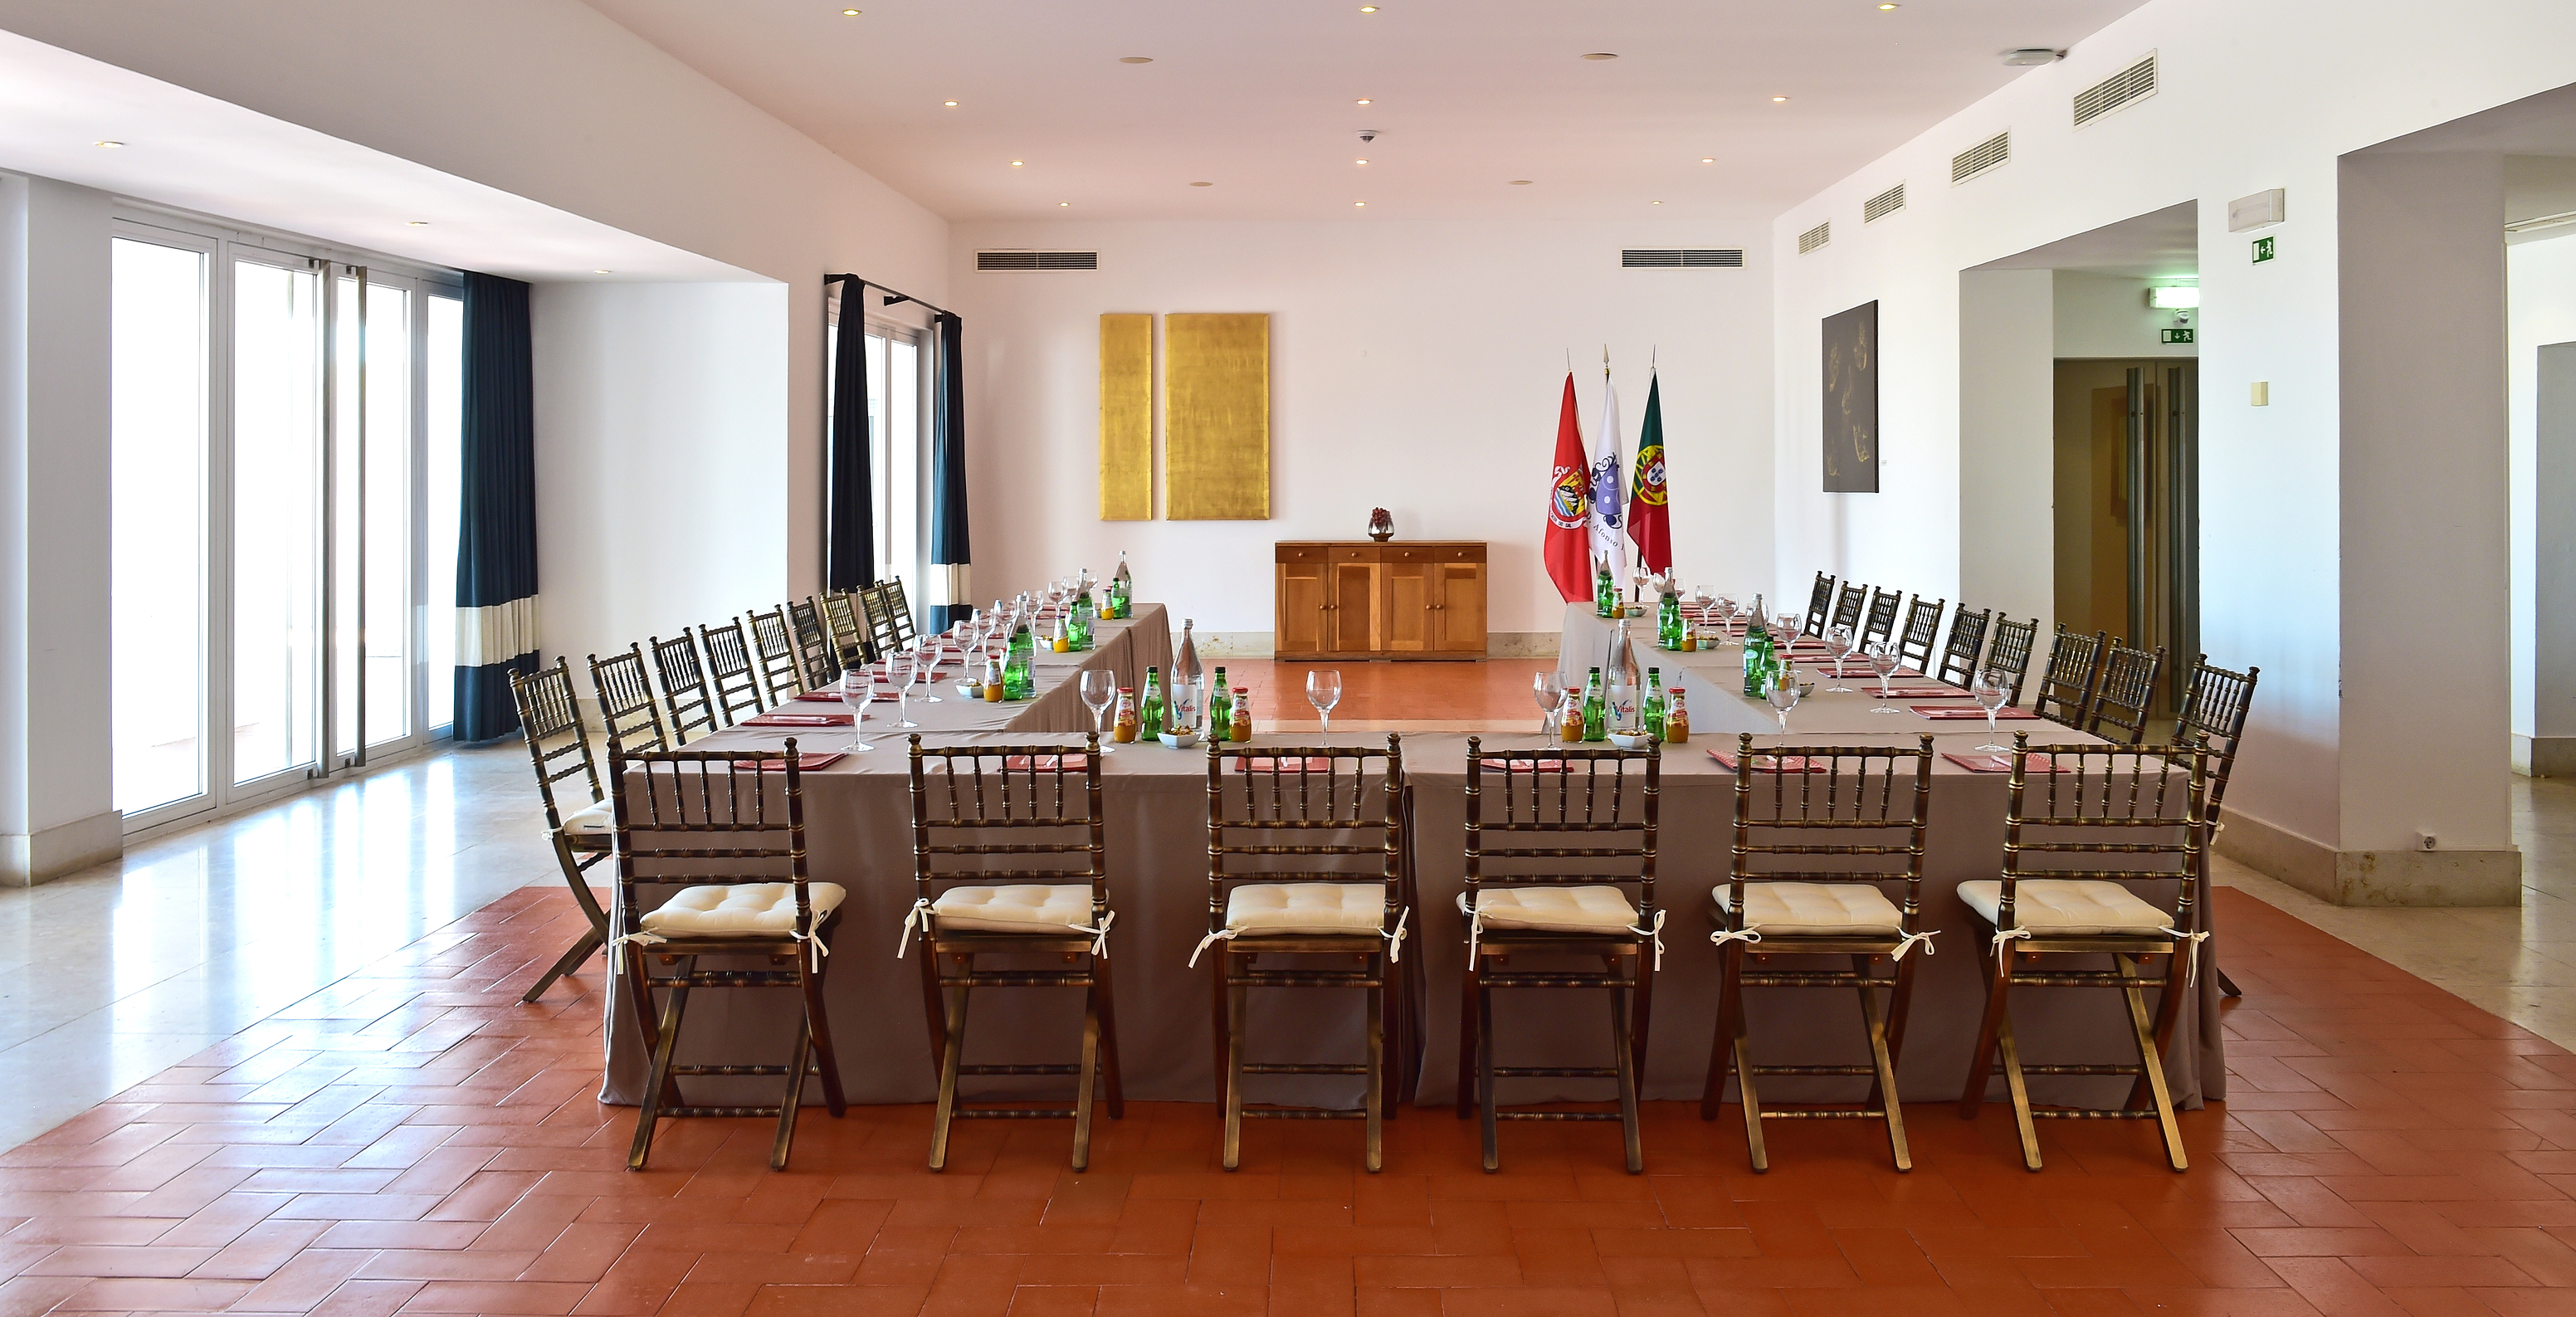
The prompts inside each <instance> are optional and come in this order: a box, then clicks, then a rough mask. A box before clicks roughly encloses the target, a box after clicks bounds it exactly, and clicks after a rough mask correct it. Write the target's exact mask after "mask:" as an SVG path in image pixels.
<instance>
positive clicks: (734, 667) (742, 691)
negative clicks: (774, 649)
mask: <svg viewBox="0 0 2576 1317" xmlns="http://www.w3.org/2000/svg"><path fill="white" fill-rule="evenodd" d="M698 644H699V646H700V647H701V648H703V649H704V650H705V651H706V659H707V682H708V684H709V685H710V686H712V687H713V688H714V689H715V697H716V712H718V713H720V714H722V715H724V722H725V726H727V727H731V726H733V725H734V724H735V723H736V722H739V721H741V719H742V717H743V715H745V714H752V713H758V712H760V711H761V709H762V708H763V707H765V702H764V701H763V700H762V698H761V693H760V674H759V672H758V671H757V670H756V669H754V668H753V667H752V664H751V645H750V643H749V642H748V641H746V640H745V639H744V638H743V634H742V619H741V618H735V619H734V620H733V621H731V622H728V623H726V624H724V625H723V626H708V625H706V624H705V623H703V622H702V623H700V624H698Z"/></svg>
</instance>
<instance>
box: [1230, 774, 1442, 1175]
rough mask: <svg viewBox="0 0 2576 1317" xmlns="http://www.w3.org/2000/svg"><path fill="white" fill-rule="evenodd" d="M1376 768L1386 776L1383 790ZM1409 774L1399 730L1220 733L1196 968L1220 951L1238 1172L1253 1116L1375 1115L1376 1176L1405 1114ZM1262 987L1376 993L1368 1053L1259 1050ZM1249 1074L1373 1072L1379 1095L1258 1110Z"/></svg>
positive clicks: (1373, 1089) (1373, 1088)
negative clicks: (1303, 735)
mask: <svg viewBox="0 0 2576 1317" xmlns="http://www.w3.org/2000/svg"><path fill="white" fill-rule="evenodd" d="M1372 774H1374V775H1375V776H1377V777H1378V778H1379V784H1378V786H1376V787H1374V788H1372V787H1371V786H1369V784H1368V779H1369V777H1370V776H1371V775H1372ZM1403 777H1404V751H1403V747H1402V745H1401V743H1400V740H1399V738H1397V737H1395V736H1392V735H1390V736H1388V737H1387V738H1386V748H1385V749H1383V750H1378V749H1371V748H1368V747H1365V746H1363V747H1358V748H1350V747H1343V746H1317V747H1311V748H1306V747H1286V748H1277V747H1266V748H1263V749H1259V750H1254V749H1251V748H1249V747H1243V746H1225V745H1219V744H1218V743H1216V742H1210V743H1209V744H1208V748H1207V791H1208V932H1207V936H1206V937H1205V938H1203V939H1201V940H1200V942H1199V949H1198V951H1196V952H1193V953H1191V955H1190V965H1191V967H1192V968H1196V967H1197V965H1198V959H1199V956H1200V955H1202V954H1204V953H1206V952H1208V951H1209V950H1211V949H1213V950H1214V951H1215V953H1216V963H1215V965H1214V966H1213V969H1214V970H1215V976H1216V984H1215V988H1216V992H1215V994H1214V996H1215V1006H1216V1062H1217V1067H1216V1076H1217V1092H1218V1095H1219V1099H1220V1100H1221V1101H1223V1102H1224V1104H1225V1168H1226V1169H1227V1170H1229V1171H1231V1170H1233V1169H1235V1167H1236V1165H1237V1163H1238V1161H1239V1160H1240V1155H1241V1150H1242V1142H1243V1120H1244V1118H1245V1117H1247V1116H1250V1117H1255V1118H1264V1117H1267V1118H1278V1119H1292V1120H1300V1119H1303V1120H1311V1119H1331V1118H1341V1119H1349V1118H1354V1117H1356V1118H1359V1119H1362V1120H1365V1121H1367V1122H1368V1144H1367V1148H1368V1155H1367V1164H1368V1169H1369V1170H1370V1171H1371V1172H1372V1173H1374V1172H1376V1171H1377V1170H1378V1168H1379V1167H1380V1166H1381V1165H1382V1164H1383V1162H1384V1145H1385V1135H1384V1121H1385V1117H1386V1116H1388V1115H1390V1114H1392V1112H1391V1111H1390V1110H1389V1103H1388V1099H1387V1092H1388V1090H1389V1089H1390V1088H1392V1089H1394V1090H1395V1092H1396V1095H1397V1097H1398V1098H1399V1099H1400V1098H1401V1096H1402V1094H1403V1085H1402V1083H1401V1076H1402V1072H1403V1070H1404V1064H1403V1062H1402V1060H1401V1058H1402V1057H1403V1056H1404V1055H1405V1054H1406V1047H1405V1039H1406V1038H1408V1037H1409V1036H1410V1033H1411V1031H1410V1030H1409V1029H1407V1028H1405V1027H1404V1025H1405V1019H1406V1016H1407V1011H1406V1008H1405V1006H1404V1004H1403V996H1402V994H1403V992H1404V988H1403V983H1402V980H1401V975H1402V973H1403V969H1402V961H1403V953H1404V938H1405V932H1406V930H1405V923H1406V921H1407V920H1408V919H1409V918H1410V917H1411V915H1412V910H1411V901H1410V899H1409V897H1410V893H1409V892H1408V891H1407V890H1406V875H1407V874H1408V873H1409V872H1410V871H1411V866H1410V864H1409V863H1408V859H1409V856H1408V855H1407V852H1406V848H1405V826H1404V824H1405V814H1404V804H1403V800H1404V784H1403V780H1402V779H1403ZM1229 778H1231V779H1232V781H1231V783H1229V781H1228V779H1229ZM1229 787H1231V788H1232V789H1229ZM1372 798H1374V802H1373V801H1372ZM1372 869H1374V870H1375V872H1370V870H1372ZM1263 956H1333V957H1349V958H1351V959H1353V960H1356V961H1357V962H1358V965H1359V967H1358V968H1356V969H1327V968H1323V967H1320V966H1317V965H1314V964H1313V963H1312V962H1311V961H1309V962H1306V964H1305V965H1304V967H1302V968H1271V969H1263V968H1262V967H1261V966H1260V965H1259V963H1258V961H1259V959H1260V958H1261V957H1263ZM1254 988H1357V989H1361V990H1363V991H1365V992H1366V993H1367V1005H1366V1011H1367V1016H1366V1019H1367V1033H1368V1059H1367V1061H1366V1062H1365V1063H1350V1064H1335V1063H1317V1064H1284V1063H1272V1062H1261V1061H1247V1060H1246V1059H1245V1058H1244V1052H1245V1050H1246V1048H1247V1046H1248V1044H1247V1040H1246V1036H1245V1029H1244V1022H1245V1015H1246V1011H1247V1007H1248V1005H1249V1001H1250V997H1251V990H1252V989H1254ZM1390 991H1392V992H1394V993H1395V994H1397V998H1398V1000H1397V1003H1396V1009H1395V1017H1396V1024H1395V1027H1394V1028H1393V1029H1390V1028H1389V1027H1388V1025H1387V1006H1388V1002H1387V997H1388V994H1389V992H1390ZM1390 1034H1391V1035H1392V1036H1393V1039H1394V1046H1393V1047H1392V1048H1390V1047H1389V1045H1388V1040H1389V1036H1390ZM1246 1075H1364V1076H1366V1077H1367V1081H1368V1083H1367V1095H1366V1097H1365V1098H1364V1099H1363V1102H1362V1105H1361V1106H1360V1107H1358V1108H1356V1109H1351V1108H1337V1107H1294V1106H1282V1105H1276V1104H1263V1105H1261V1106H1253V1107H1247V1106H1246V1105H1244V1093H1243V1083H1244V1077H1245V1076H1246Z"/></svg>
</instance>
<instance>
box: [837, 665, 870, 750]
mask: <svg viewBox="0 0 2576 1317" xmlns="http://www.w3.org/2000/svg"><path fill="white" fill-rule="evenodd" d="M876 697H877V679H876V678H875V677H872V676H870V675H868V670H867V669H866V668H864V667H856V668H846V669H843V670H842V672H841V704H842V705H843V707H845V708H847V709H848V710H849V711H850V743H849V745H848V746H847V747H845V748H846V749H849V750H853V751H857V750H874V749H876V747H875V746H873V745H870V744H868V743H867V742H865V741H862V740H860V739H859V729H860V728H861V727H864V726H866V725H867V722H868V704H869V703H870V702H871V701H873V700H875V699H876Z"/></svg>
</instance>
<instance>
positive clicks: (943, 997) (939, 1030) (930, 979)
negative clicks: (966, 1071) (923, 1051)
mask: <svg viewBox="0 0 2576 1317" xmlns="http://www.w3.org/2000/svg"><path fill="white" fill-rule="evenodd" d="M938 946H939V943H938V942H937V941H936V940H934V939H932V938H927V937H923V938H915V939H914V940H913V945H912V949H913V950H915V951H918V952H920V953H921V1011H922V1015H923V1018H925V1019H926V1020H927V1021H928V1022H929V1024H930V1073H931V1077H932V1078H933V1079H937V1078H938V1076H939V1068H940V1060H939V1058H940V1057H942V1056H945V1055H947V1054H948V1028H949V1026H948V1005H947V993H948V990H947V989H946V988H945V987H944V986H942V985H941V983H940V981H939V952H938ZM968 964H969V965H972V964H973V962H972V961H971V960H970V961H969V962H968Z"/></svg>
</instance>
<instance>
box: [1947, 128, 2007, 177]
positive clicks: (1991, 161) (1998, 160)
mask: <svg viewBox="0 0 2576 1317" xmlns="http://www.w3.org/2000/svg"><path fill="white" fill-rule="evenodd" d="M2011 159H2012V130H2011V129H2005V130H2004V131H2002V132H2000V133H1997V134H1995V135H1994V136H1992V137H1989V138H1987V139H1986V140H1984V141H1982V142H1979V143H1977V144H1976V145H1975V146H1972V147H1969V148H1968V149H1967V150H1965V151H1961V152H1960V153H1959V154H1957V155H1954V156H1952V157H1950V181H1951V182H1952V183H1954V184H1955V183H1965V182H1967V181H1968V180H1969V179H1972V178H1975V177H1976V176H1977V175H1979V174H1983V173H1985V172H1987V171H1989V170H1993V169H1999V168H2001V167H2002V166H2003V165H2004V163H2005V162H2007V161H2009V160H2011Z"/></svg>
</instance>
